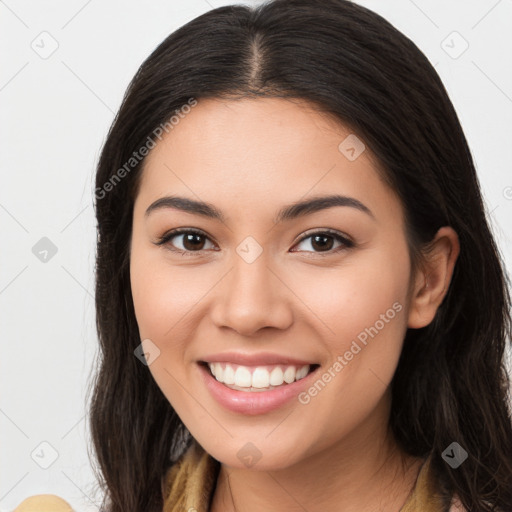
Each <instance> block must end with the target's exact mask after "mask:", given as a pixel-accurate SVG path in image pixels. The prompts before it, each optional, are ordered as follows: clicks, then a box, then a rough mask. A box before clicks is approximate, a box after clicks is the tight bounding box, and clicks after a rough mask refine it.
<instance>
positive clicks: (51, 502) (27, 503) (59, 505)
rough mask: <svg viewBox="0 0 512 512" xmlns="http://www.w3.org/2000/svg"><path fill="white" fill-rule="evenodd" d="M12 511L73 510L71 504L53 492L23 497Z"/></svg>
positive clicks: (43, 511)
mask: <svg viewBox="0 0 512 512" xmlns="http://www.w3.org/2000/svg"><path fill="white" fill-rule="evenodd" d="M13 512H74V511H73V508H72V507H71V505H70V504H69V503H68V502H67V501H65V500H63V499H62V498H61V497H60V496H57V495H55V494H36V495H34V496H29V497H28V498H26V499H24V500H23V501H22V502H21V503H20V504H19V505H18V506H17V507H16V508H15V509H14V511H13Z"/></svg>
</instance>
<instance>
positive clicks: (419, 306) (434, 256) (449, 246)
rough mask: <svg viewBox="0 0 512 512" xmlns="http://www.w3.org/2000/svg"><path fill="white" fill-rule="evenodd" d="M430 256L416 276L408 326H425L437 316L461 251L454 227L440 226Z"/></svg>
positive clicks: (414, 327)
mask: <svg viewBox="0 0 512 512" xmlns="http://www.w3.org/2000/svg"><path fill="white" fill-rule="evenodd" d="M432 246H433V247H432V250H431V251H429V253H428V255H427V256H426V258H427V262H426V264H425V267H423V268H422V269H421V270H418V271H417V273H416V276H414V279H415V284H414V288H413V291H412V295H411V302H410V308H409V318H408V323H407V327H411V328H413V329H418V328H420V327H425V326H427V325H428V324H430V322H432V320H433V319H434V317H435V315H436V312H437V308H438V307H439V306H440V305H441V303H442V302H443V299H444V297H445V295H446V293H447V292H448V288H449V286H450V282H451V279H452V275H453V269H454V268H455V262H456V260H457V257H458V255H459V252H460V246H459V237H458V236H457V233H456V232H455V230H454V229H453V228H451V227H450V226H444V227H442V228H440V229H439V231H438V232H437V233H436V236H435V237H434V240H433V241H432Z"/></svg>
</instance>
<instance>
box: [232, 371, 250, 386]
mask: <svg viewBox="0 0 512 512" xmlns="http://www.w3.org/2000/svg"><path fill="white" fill-rule="evenodd" d="M251 383H252V376H251V372H250V370H249V369H248V368H245V367H244V366H239V367H238V368H237V369H236V372H235V386H239V387H241V388H249V387H251Z"/></svg>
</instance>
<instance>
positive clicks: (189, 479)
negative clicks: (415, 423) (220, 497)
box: [13, 441, 467, 512]
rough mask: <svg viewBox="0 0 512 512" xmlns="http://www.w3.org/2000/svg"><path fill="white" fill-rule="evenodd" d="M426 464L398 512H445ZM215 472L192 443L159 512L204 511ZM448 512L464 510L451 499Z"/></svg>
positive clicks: (63, 510)
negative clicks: (437, 497)
mask: <svg viewBox="0 0 512 512" xmlns="http://www.w3.org/2000/svg"><path fill="white" fill-rule="evenodd" d="M429 461H430V460H429V459H426V460H425V462H424V463H423V465H422V466H421V469H420V471H419V474H418V477H417V479H416V483H415V485H414V488H413V489H412V491H411V494H410V495H409V497H408V498H407V501H406V502H405V504H404V505H403V507H402V508H401V509H400V512H446V511H445V510H444V509H443V507H442V504H441V503H440V502H439V500H438V499H436V492H435V484H434V483H433V480H432V478H431V474H430V473H429ZM219 470H220V462H218V461H217V460H215V459H214V458H213V457H211V456H210V455H209V454H208V453H207V452H205V450H204V449H203V448H202V447H201V446H200V445H199V444H198V443H197V442H195V441H194V442H193V443H192V445H191V446H190V447H189V448H188V450H187V451H186V452H185V453H183V454H182V455H181V457H180V458H179V459H178V460H177V461H176V463H175V464H174V465H173V466H171V467H170V468H169V469H168V470H167V473H166V474H165V477H164V479H163V483H162V493H163V496H164V508H163V512H187V511H194V512H208V509H209V507H210V503H211V500H212V497H213V492H214V490H215V485H216V482H217V477H218V474H219ZM13 512H73V509H72V508H71V506H70V505H69V503H67V502H66V501H64V500H63V499H62V498H60V497H59V496H55V495H54V494H39V495H36V496H30V497H29V498H27V499H25V500H24V501H23V502H22V503H20V504H19V505H18V506H17V507H16V508H15V509H14V511H13ZM448 512H467V511H466V510H465V509H464V508H463V507H462V506H461V505H460V503H459V502H458V500H454V501H453V502H452V505H451V507H450V510H449V511H448Z"/></svg>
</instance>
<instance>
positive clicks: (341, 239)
mask: <svg viewBox="0 0 512 512" xmlns="http://www.w3.org/2000/svg"><path fill="white" fill-rule="evenodd" d="M190 233H193V234H196V235H200V236H204V237H206V238H208V239H209V237H208V236H207V235H206V234H205V233H203V232H202V231H200V230H197V229H193V228H178V229H174V230H172V231H169V232H168V233H165V234H164V235H162V236H161V237H159V238H158V241H157V242H155V245H159V246H160V245H165V244H167V243H168V242H170V241H171V240H172V239H173V238H174V237H175V236H177V235H182V234H190ZM315 235H330V236H332V237H333V238H334V239H336V240H337V241H338V242H341V243H342V244H343V245H342V246H340V247H338V248H337V249H331V250H329V251H325V252H315V251H305V252H313V253H314V254H316V255H318V256H331V255H332V254H336V253H338V252H340V251H343V250H346V249H350V248H351V247H353V246H354V245H355V244H354V242H352V241H351V240H349V239H348V238H345V237H344V236H341V235H340V234H339V233H338V232H337V231H333V230H331V229H324V230H322V231H315V232H313V233H309V234H307V235H306V236H304V237H302V238H301V239H300V240H299V241H298V242H297V244H296V245H298V244H300V243H302V242H303V241H304V240H307V239H308V238H311V237H313V236H315ZM210 241H211V240H210ZM169 250H170V251H172V252H176V253H179V254H181V255H182V256H196V255H197V254H198V253H200V252H201V251H203V250H205V249H200V250H198V251H183V250H181V249H176V248H174V247H172V246H171V244H169ZM294 252H301V251H294Z"/></svg>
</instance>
